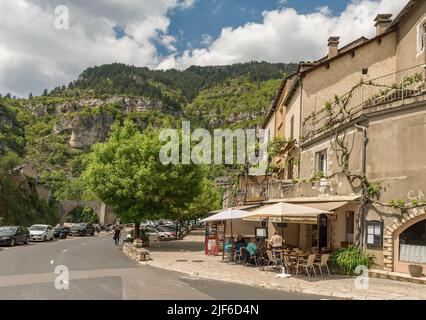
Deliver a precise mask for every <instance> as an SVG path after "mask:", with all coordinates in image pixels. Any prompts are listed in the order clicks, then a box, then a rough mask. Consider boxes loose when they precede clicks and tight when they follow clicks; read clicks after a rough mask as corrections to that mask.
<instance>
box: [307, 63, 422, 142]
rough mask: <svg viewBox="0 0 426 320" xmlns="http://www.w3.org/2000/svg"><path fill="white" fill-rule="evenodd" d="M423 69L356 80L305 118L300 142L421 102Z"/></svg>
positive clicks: (415, 68)
mask: <svg viewBox="0 0 426 320" xmlns="http://www.w3.org/2000/svg"><path fill="white" fill-rule="evenodd" d="M425 68H426V65H420V66H416V67H413V68H409V69H405V70H401V71H398V72H396V73H392V74H388V75H386V76H383V77H379V78H376V79H372V80H362V81H360V82H359V83H358V84H356V85H355V86H354V87H353V88H352V89H351V90H350V91H349V92H347V93H345V94H344V95H343V96H340V97H338V96H336V97H335V98H334V101H332V102H327V103H326V104H325V105H324V107H323V108H322V109H321V110H319V111H317V112H313V113H312V114H310V115H308V116H305V118H304V119H303V122H302V136H301V139H300V140H301V143H302V144H305V143H308V142H309V141H312V140H314V139H315V138H318V137H320V136H322V135H324V134H326V133H329V132H331V131H333V130H335V129H337V128H339V127H342V126H344V125H346V124H348V123H350V122H351V121H353V120H355V119H357V118H359V117H360V116H362V115H367V114H368V113H371V112H374V111H376V110H378V109H383V108H394V107H400V106H402V105H408V104H411V103H413V102H417V101H425V100H426V99H425V93H426V85H425V80H426V79H425V78H424V74H425Z"/></svg>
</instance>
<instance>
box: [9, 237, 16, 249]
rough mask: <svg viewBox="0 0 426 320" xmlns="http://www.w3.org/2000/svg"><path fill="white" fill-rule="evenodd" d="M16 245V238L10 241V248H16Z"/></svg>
mask: <svg viewBox="0 0 426 320" xmlns="http://www.w3.org/2000/svg"><path fill="white" fill-rule="evenodd" d="M15 244H16V240H15V238H12V239H11V240H10V243H9V247H14V246H15Z"/></svg>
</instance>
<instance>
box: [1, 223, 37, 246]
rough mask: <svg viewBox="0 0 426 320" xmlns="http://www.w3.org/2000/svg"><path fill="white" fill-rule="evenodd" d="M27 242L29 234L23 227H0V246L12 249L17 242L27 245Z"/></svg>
mask: <svg viewBox="0 0 426 320" xmlns="http://www.w3.org/2000/svg"><path fill="white" fill-rule="evenodd" d="M29 241H30V232H29V231H28V229H27V228H25V227H21V226H10V227H9V226H7V227H0V245H7V246H9V247H13V246H14V245H15V244H17V243H19V242H21V243H25V244H28V242H29Z"/></svg>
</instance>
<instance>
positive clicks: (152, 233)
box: [140, 226, 160, 241]
mask: <svg viewBox="0 0 426 320" xmlns="http://www.w3.org/2000/svg"><path fill="white" fill-rule="evenodd" d="M140 230H141V232H145V234H146V235H147V236H148V239H149V241H158V240H159V239H160V234H159V232H158V231H157V230H155V229H152V228H150V227H142V226H141V228H140Z"/></svg>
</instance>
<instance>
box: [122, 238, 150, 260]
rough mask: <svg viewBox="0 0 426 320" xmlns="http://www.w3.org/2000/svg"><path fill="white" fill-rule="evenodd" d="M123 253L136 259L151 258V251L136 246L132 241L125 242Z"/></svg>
mask: <svg viewBox="0 0 426 320" xmlns="http://www.w3.org/2000/svg"><path fill="white" fill-rule="evenodd" d="M123 253H124V254H125V255H126V256H128V257H129V258H130V259H132V260H135V261H148V260H149V251H148V250H146V249H144V248H136V247H135V246H134V245H133V243H131V242H124V245H123Z"/></svg>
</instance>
